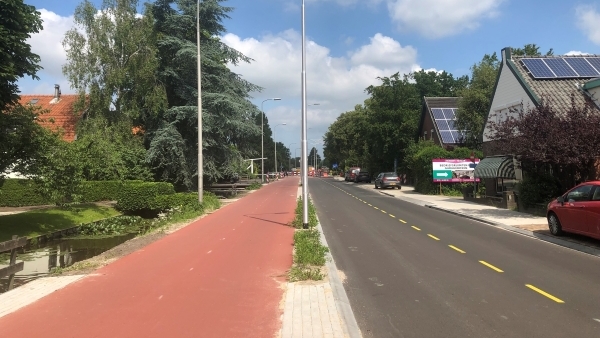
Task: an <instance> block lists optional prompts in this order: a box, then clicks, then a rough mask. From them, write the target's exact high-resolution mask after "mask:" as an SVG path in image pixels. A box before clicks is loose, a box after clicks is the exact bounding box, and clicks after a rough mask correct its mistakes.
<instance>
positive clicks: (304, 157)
mask: <svg viewBox="0 0 600 338" xmlns="http://www.w3.org/2000/svg"><path fill="white" fill-rule="evenodd" d="M306 125H307V124H306V27H305V25H304V0H302V161H301V162H302V163H301V164H302V169H301V170H302V228H303V229H308V173H307V170H308V161H307V159H308V149H307V148H306Z"/></svg>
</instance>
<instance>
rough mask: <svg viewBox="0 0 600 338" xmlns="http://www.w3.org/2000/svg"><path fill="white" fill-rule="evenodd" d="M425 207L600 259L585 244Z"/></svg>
mask: <svg viewBox="0 0 600 338" xmlns="http://www.w3.org/2000/svg"><path fill="white" fill-rule="evenodd" d="M425 207H427V208H430V209H434V210H439V211H443V212H446V213H449V214H453V215H457V216H461V217H464V218H468V219H471V220H474V221H477V222H481V223H485V224H487V225H491V226H494V227H497V228H502V229H504V230H507V231H511V232H515V233H518V234H521V235H524V236H528V237H531V238H535V239H539V240H543V241H545V242H550V243H552V244H555V245H560V246H562V247H566V248H569V249H572V250H576V251H580V252H583V253H586V254H589V255H592V256H596V257H600V249H596V248H592V247H589V246H587V245H583V244H578V243H573V242H570V241H567V240H564V239H560V238H556V237H554V236H549V235H545V234H539V233H535V232H533V231H530V230H524V229H519V228H517V227H513V226H510V225H505V224H502V223H498V222H492V221H488V220H484V219H481V218H477V217H473V216H470V215H467V214H463V213H461V212H457V211H452V210H448V209H444V208H440V207H437V206H434V205H431V204H428V205H425Z"/></svg>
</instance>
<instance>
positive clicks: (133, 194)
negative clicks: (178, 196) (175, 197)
mask: <svg viewBox="0 0 600 338" xmlns="http://www.w3.org/2000/svg"><path fill="white" fill-rule="evenodd" d="M170 194H175V188H174V187H173V185H172V184H171V183H167V182H143V183H132V184H127V185H125V186H123V188H122V189H121V190H120V191H119V193H118V194H117V209H119V210H121V211H123V212H143V211H160V210H161V208H162V207H163V206H162V205H160V204H159V203H158V201H157V197H158V196H160V195H170Z"/></svg>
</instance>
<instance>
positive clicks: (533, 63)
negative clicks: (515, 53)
mask: <svg viewBox="0 0 600 338" xmlns="http://www.w3.org/2000/svg"><path fill="white" fill-rule="evenodd" d="M521 60H522V61H523V64H524V65H525V67H527V69H528V70H529V72H530V73H531V75H533V77H534V78H536V79H551V78H555V77H556V75H554V73H552V70H550V68H548V66H547V65H546V63H545V62H544V60H543V59H521Z"/></svg>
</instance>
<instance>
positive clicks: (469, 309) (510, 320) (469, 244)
mask: <svg viewBox="0 0 600 338" xmlns="http://www.w3.org/2000/svg"><path fill="white" fill-rule="evenodd" d="M309 191H310V194H311V197H312V198H313V201H314V203H315V206H316V209H317V213H318V216H319V220H320V222H321V225H322V227H323V231H324V232H325V236H326V238H327V242H328V243H329V246H330V249H331V253H332V255H333V258H334V259H335V262H336V265H337V267H338V269H339V270H341V272H343V273H344V274H345V276H346V281H345V283H344V287H345V289H346V292H347V294H348V297H349V299H350V304H351V306H352V309H353V311H354V314H355V316H356V319H357V322H358V324H359V327H360V329H361V332H362V334H363V336H364V337H461V338H462V337H600V259H598V258H595V257H593V256H590V255H587V254H584V253H580V252H577V251H574V250H571V249H567V248H563V247H560V246H557V245H554V244H551V243H547V242H543V241H539V240H536V239H532V238H529V237H526V236H522V235H519V234H515V233H512V232H509V231H505V230H502V229H498V228H495V227H492V226H489V225H485V224H482V223H478V222H475V221H471V220H469V219H465V218H462V217H459V216H455V215H452V214H448V213H445V212H442V211H437V210H433V209H429V208H426V207H422V206H418V205H415V204H411V203H408V202H404V201H401V200H399V199H396V198H393V197H389V196H385V195H382V194H380V193H378V192H377V191H374V190H365V189H362V188H359V187H356V186H354V184H353V183H345V182H343V181H336V180H333V179H325V178H323V179H321V178H310V179H309Z"/></svg>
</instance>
